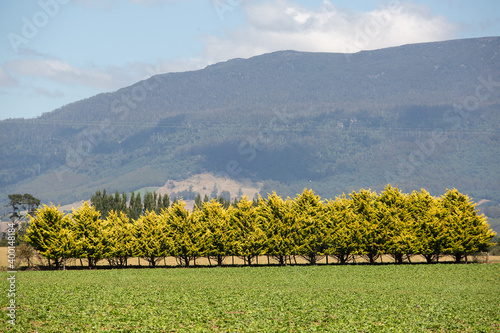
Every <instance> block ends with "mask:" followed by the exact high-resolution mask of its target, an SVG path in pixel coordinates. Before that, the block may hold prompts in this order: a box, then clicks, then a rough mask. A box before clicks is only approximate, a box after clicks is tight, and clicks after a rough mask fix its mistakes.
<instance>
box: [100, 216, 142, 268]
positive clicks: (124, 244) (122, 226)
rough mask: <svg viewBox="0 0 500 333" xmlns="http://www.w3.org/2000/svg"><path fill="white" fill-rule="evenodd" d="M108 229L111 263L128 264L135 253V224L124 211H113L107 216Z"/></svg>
mask: <svg viewBox="0 0 500 333" xmlns="http://www.w3.org/2000/svg"><path fill="white" fill-rule="evenodd" d="M105 225H106V228H107V229H108V234H107V236H108V242H109V248H110V249H109V253H108V256H107V259H108V261H109V263H110V264H112V265H118V266H121V267H123V266H126V265H127V259H128V258H129V257H132V256H133V255H134V245H135V238H134V226H133V224H132V223H130V220H129V218H128V217H127V215H125V214H124V213H123V212H120V213H117V212H116V211H111V212H109V214H108V217H107V218H106V223H105Z"/></svg>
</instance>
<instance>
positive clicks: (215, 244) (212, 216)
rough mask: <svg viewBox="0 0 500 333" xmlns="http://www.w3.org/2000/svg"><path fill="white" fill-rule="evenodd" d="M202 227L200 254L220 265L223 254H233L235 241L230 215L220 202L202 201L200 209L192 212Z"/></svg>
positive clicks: (213, 200)
mask: <svg viewBox="0 0 500 333" xmlns="http://www.w3.org/2000/svg"><path fill="white" fill-rule="evenodd" d="M193 215H194V218H195V219H197V221H198V223H200V225H201V228H202V235H201V249H202V254H203V255H205V256H207V257H208V258H209V259H210V258H215V259H216V260H217V265H218V266H221V265H222V262H223V260H224V257H225V256H228V255H234V253H235V252H236V251H235V250H236V243H235V236H234V229H233V228H232V227H231V224H230V217H229V214H228V212H227V210H226V209H224V207H223V206H222V204H221V203H220V202H218V201H217V200H215V199H212V200H211V201H210V202H205V203H203V207H202V209H201V210H197V211H195V212H194V213H193Z"/></svg>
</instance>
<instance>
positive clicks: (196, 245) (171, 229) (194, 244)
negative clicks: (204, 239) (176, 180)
mask: <svg viewBox="0 0 500 333" xmlns="http://www.w3.org/2000/svg"><path fill="white" fill-rule="evenodd" d="M185 207H186V204H185V202H184V201H182V200H179V202H177V203H175V204H173V205H172V207H170V208H169V209H168V211H165V210H164V211H163V212H162V214H161V216H162V218H165V220H166V221H168V222H167V223H168V226H167V229H168V233H169V237H170V239H171V240H172V246H173V248H172V255H173V256H175V257H176V259H177V261H178V262H179V264H180V265H181V266H185V267H188V266H190V263H191V261H193V260H195V259H196V257H198V256H200V252H201V248H200V246H201V232H202V229H201V226H200V223H199V221H198V220H197V219H195V218H194V216H193V214H190V213H189V211H188V210H187V209H186V208H185ZM165 215H166V217H165Z"/></svg>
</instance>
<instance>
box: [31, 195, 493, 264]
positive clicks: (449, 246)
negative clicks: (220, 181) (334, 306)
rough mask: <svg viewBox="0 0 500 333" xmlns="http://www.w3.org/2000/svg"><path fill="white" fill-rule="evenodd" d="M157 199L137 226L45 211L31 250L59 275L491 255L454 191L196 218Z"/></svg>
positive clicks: (122, 217)
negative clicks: (77, 268) (74, 262)
mask: <svg viewBox="0 0 500 333" xmlns="http://www.w3.org/2000/svg"><path fill="white" fill-rule="evenodd" d="M151 195H152V196H153V199H155V196H154V194H151ZM101 196H102V194H101ZM148 196H149V195H148V194H147V195H146V197H148ZM135 198H137V196H135ZM159 199H160V197H159V196H157V197H156V201H155V202H156V203H157V204H158V202H161V204H162V205H164V207H163V208H162V209H161V210H160V211H157V210H155V209H148V208H146V209H145V213H144V214H140V215H139V216H138V217H137V218H131V217H130V216H128V215H127V213H126V212H127V210H122V211H120V212H117V211H116V210H114V209H113V210H110V211H109V212H108V213H107V214H106V215H105V217H104V218H103V217H102V216H103V214H102V213H101V212H99V210H98V209H97V208H96V207H95V206H91V205H90V204H89V203H88V202H85V204H84V205H83V206H82V207H80V208H79V209H76V210H74V211H73V213H72V214H65V213H63V212H61V211H60V210H59V208H58V207H54V206H51V207H48V206H46V205H45V206H43V207H41V208H39V209H38V210H37V212H36V215H35V216H34V217H31V222H30V225H29V227H28V229H27V232H26V241H27V242H28V243H30V244H31V245H33V247H34V248H35V249H36V250H38V251H39V252H40V254H42V255H43V256H44V257H45V258H47V259H49V260H48V262H49V265H52V266H55V267H56V268H59V267H60V266H61V264H64V263H65V259H67V258H87V259H88V264H89V266H90V267H94V266H95V265H96V264H97V263H98V262H99V261H100V260H103V259H107V260H108V261H109V263H110V264H111V265H117V266H126V265H127V259H128V258H130V257H141V258H144V259H145V260H147V261H148V262H149V263H150V265H151V266H155V265H156V263H157V262H158V261H159V260H161V259H162V258H164V257H167V256H173V257H176V258H177V260H178V263H179V265H182V266H190V265H191V264H192V263H193V262H194V261H195V259H196V258H198V257H208V258H209V260H210V259H213V260H215V261H216V262H217V264H218V265H221V264H222V262H223V260H224V257H226V256H239V257H241V258H243V259H244V260H245V263H246V264H248V265H251V264H252V262H253V261H254V260H255V258H256V256H259V255H268V256H270V257H272V258H273V259H275V260H276V261H277V262H278V263H279V264H285V260H286V258H287V257H288V256H301V257H303V258H305V259H306V260H307V261H308V262H309V263H310V264H316V263H317V261H318V260H320V259H321V257H322V256H325V255H329V256H333V257H335V258H336V259H337V261H338V263H340V264H345V263H348V262H350V261H351V260H353V258H354V256H355V255H361V256H364V257H365V258H367V259H368V261H369V262H370V263H372V264H373V263H375V261H376V260H377V258H378V257H379V256H381V255H382V254H388V255H390V256H392V257H393V258H394V261H395V262H396V263H401V262H403V260H404V259H407V260H409V261H410V260H411V257H412V256H415V255H421V256H423V257H425V259H426V260H427V262H429V263H431V262H437V261H438V260H439V258H440V256H442V255H445V254H446V255H452V256H454V258H455V260H456V262H460V261H462V260H463V259H464V257H465V256H466V255H468V254H470V253H475V252H481V251H485V250H486V249H487V248H488V246H489V245H490V244H489V242H490V240H491V239H492V238H493V237H494V235H495V233H494V232H493V231H492V230H490V229H489V226H488V224H487V221H486V218H485V217H484V216H483V215H478V213H477V210H476V209H475V204H474V203H473V202H472V201H471V200H470V199H469V198H468V196H466V195H464V194H461V193H460V192H459V191H457V190H456V189H453V190H447V192H446V193H445V194H444V195H443V196H442V197H439V198H436V197H433V196H431V195H430V194H429V193H428V192H427V191H426V190H423V189H422V190H421V191H420V192H417V191H414V192H413V193H411V194H405V193H402V192H401V191H400V190H399V189H398V188H396V187H392V186H391V185H387V186H386V188H385V189H384V191H382V192H381V193H380V194H377V193H375V192H372V191H370V190H360V191H359V192H355V191H353V192H352V193H351V194H349V195H348V196H346V195H342V196H341V197H337V198H336V199H335V200H325V201H323V200H322V199H321V198H320V197H319V196H317V195H315V194H314V193H313V191H312V190H308V189H305V190H304V191H303V192H302V193H301V194H300V195H298V196H297V197H295V198H294V199H291V198H287V199H282V198H281V197H280V196H278V195H277V194H276V193H273V194H269V195H268V197H267V198H262V197H260V198H259V200H257V201H251V200H249V199H248V198H246V197H243V198H242V199H241V200H239V201H238V202H237V203H236V204H235V205H228V206H226V207H225V206H224V205H223V204H222V203H221V202H219V201H217V200H216V199H212V200H209V201H206V202H202V203H201V204H200V205H199V206H198V205H197V206H195V208H194V209H193V211H190V210H187V209H186V208H185V203H184V202H183V201H182V200H178V201H176V202H175V203H173V204H172V205H170V206H169V205H168V204H166V203H167V202H168V199H167V200H165V196H163V197H161V200H159ZM131 202H132V198H131ZM131 205H132V203H131ZM121 207H122V208H123V207H125V206H124V205H123V202H122V206H121ZM128 212H130V211H128ZM138 212H139V211H137V213H138Z"/></svg>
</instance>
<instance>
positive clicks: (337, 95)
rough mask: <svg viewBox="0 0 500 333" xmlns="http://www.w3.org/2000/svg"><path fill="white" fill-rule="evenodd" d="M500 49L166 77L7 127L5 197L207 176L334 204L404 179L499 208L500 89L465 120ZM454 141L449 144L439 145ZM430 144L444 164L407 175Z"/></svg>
mask: <svg viewBox="0 0 500 333" xmlns="http://www.w3.org/2000/svg"><path fill="white" fill-rule="evenodd" d="M499 50H500V38H499V37H486V38H478V39H466V40H454V41H445V42H434V43H420V44H409V45H404V46H398V47H392V48H387V49H381V50H373V51H362V52H358V53H353V54H342V53H333V54H332V53H314V52H299V51H291V50H288V51H277V52H273V53H269V54H264V55H260V56H255V57H251V58H248V59H231V60H228V61H226V62H221V63H217V64H214V65H210V66H207V67H206V68H204V69H200V70H196V71H189V72H181V73H167V74H159V75H155V76H153V77H151V78H149V79H146V80H143V81H140V82H137V83H135V84H133V85H131V86H129V87H125V88H122V89H119V90H117V91H115V92H111V93H102V94H98V95H96V96H93V97H90V98H87V99H84V100H81V101H77V102H74V103H71V104H68V105H66V106H64V107H62V108H59V109H57V110H54V111H52V112H50V113H46V114H43V115H42V116H40V117H38V118H34V119H27V120H23V119H9V120H4V121H0V129H1V131H0V133H1V134H0V142H2V143H3V144H2V145H1V146H2V148H0V149H1V150H0V156H2V160H3V163H2V164H1V166H0V188H2V189H3V190H2V191H1V192H2V193H1V195H2V197H6V194H8V193H14V192H19V191H26V192H30V193H31V192H33V193H32V194H33V195H35V196H37V195H38V197H40V198H41V199H42V200H43V201H45V202H48V201H57V202H61V203H70V202H74V201H77V200H80V199H81V198H82V197H89V196H90V195H91V194H92V193H93V192H95V190H96V189H102V188H104V187H106V188H108V189H110V190H114V189H118V190H120V191H122V190H123V191H130V190H134V189H138V188H142V187H145V186H151V185H155V186H161V185H162V184H164V183H165V181H166V180H167V179H174V180H182V179H186V178H188V177H190V176H193V175H196V174H202V173H205V172H208V173H212V174H224V173H227V174H229V176H232V177H236V178H238V177H242V178H249V179H252V180H253V181H262V182H264V186H263V191H269V190H273V189H274V190H277V191H280V190H281V192H282V194H283V195H289V194H292V195H293V194H295V193H297V192H299V191H300V190H301V187H302V188H303V187H305V186H307V185H311V186H312V187H313V188H314V187H316V188H317V191H318V192H319V193H320V194H321V195H322V197H333V196H335V195H339V194H341V193H342V192H349V190H351V189H356V190H357V189H359V188H366V187H372V188H374V189H379V188H380V187H381V186H383V185H385V184H386V183H387V182H389V181H390V180H391V179H390V178H391V177H389V176H388V175H396V176H397V177H393V178H394V179H395V180H397V181H398V182H399V183H398V184H395V185H400V186H401V187H403V190H405V191H408V190H412V189H419V188H420V187H426V188H429V186H427V185H428V184H430V185H431V186H430V188H431V190H432V191H435V192H436V193H443V187H446V186H449V187H457V188H459V189H460V190H462V191H465V192H467V193H470V194H472V195H473V196H477V197H480V198H481V199H483V198H487V199H493V200H497V201H500V195H499V193H498V190H497V188H498V181H497V180H496V179H495V175H496V173H495V169H494V164H495V161H496V162H498V158H497V156H498V148H496V147H497V146H498V145H495V143H496V142H497V141H498V137H499V134H498V129H499V124H498V117H497V116H496V115H497V112H498V110H499V108H498V105H499V104H500V91H499V90H500V89H495V86H494V84H493V85H490V86H489V88H491V89H490V90H491V91H490V90H488V87H486V88H484V87H483V88H481V89H480V90H481V93H482V94H484V93H485V92H487V94H488V98H487V99H483V100H481V101H480V103H478V106H477V109H476V110H473V111H471V112H469V111H467V112H466V113H467V115H468V116H467V117H462V118H460V114H459V113H458V111H457V110H456V105H462V106H464V104H463V101H464V100H465V99H467V98H469V97H470V98H472V97H474V96H475V95H474V94H475V92H476V90H477V87H478V86H480V84H481V79H482V80H483V81H488V80H490V81H491V82H498V81H499V78H500V68H499V67H500V66H498V63H500V61H499V57H500V54H499ZM470 98H469V100H470ZM454 105H455V106H454ZM450 111H451V114H448V115H447V113H450ZM457 118H458V119H459V120H455V122H453V121H452V120H450V119H457ZM457 121H458V122H459V124H458V125H459V126H458V127H457V128H455V127H456V126H455V125H456V123H457ZM441 132H443V133H445V135H446V138H447V139H446V142H445V144H441V143H439V142H437V141H438V140H435V139H433V138H432V133H441ZM474 133H476V134H474ZM478 133H479V134H478ZM428 140H434V141H435V142H434V145H435V146H436V147H435V148H434V149H433V152H432V153H431V154H425V155H424V156H423V160H422V162H419V163H417V164H419V165H413V166H412V168H413V170H412V171H404V170H403V171H402V169H404V168H405V163H406V164H408V163H410V164H411V162H409V161H410V160H411V157H412V154H415V153H414V152H418V151H420V150H421V149H420V148H419V144H421V143H422V142H427V141H428ZM9 147H10V148H9ZM12 147H15V149H12ZM464 157H465V161H464ZM473 159H478V160H480V161H482V162H481V165H478V164H477V161H473ZM401 161H403V162H401ZM405 161H406V162H405ZM420 164H422V165H420ZM461 164H463V165H461ZM450 165H458V166H457V168H458V169H459V172H458V173H457V174H456V178H457V180H456V181H455V180H454V178H453V175H452V174H450V172H449V171H448V169H449V166H450ZM238 170H239V171H238ZM228 171H229V172H228ZM236 171H238V172H236ZM478 174H479V175H478ZM482 186H483V187H484V189H479V188H480V187H482ZM293 192H295V193H293Z"/></svg>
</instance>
